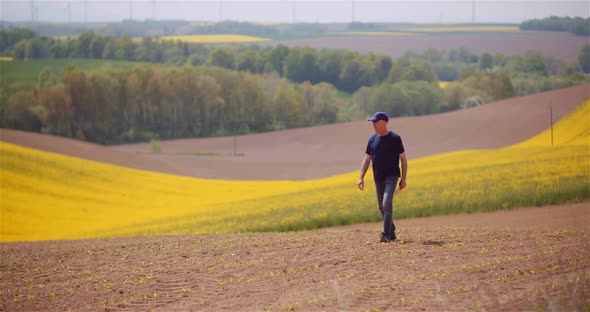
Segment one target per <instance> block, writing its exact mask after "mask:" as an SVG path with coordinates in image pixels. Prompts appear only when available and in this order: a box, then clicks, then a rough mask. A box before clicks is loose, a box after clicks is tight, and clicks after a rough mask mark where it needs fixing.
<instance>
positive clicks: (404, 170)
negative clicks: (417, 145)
mask: <svg viewBox="0 0 590 312" xmlns="http://www.w3.org/2000/svg"><path fill="white" fill-rule="evenodd" d="M399 159H400V160H401V161H402V178H401V181H399V189H400V190H403V189H404V188H405V187H406V176H407V175H408V159H407V158H406V153H405V152H403V153H401V154H399Z"/></svg>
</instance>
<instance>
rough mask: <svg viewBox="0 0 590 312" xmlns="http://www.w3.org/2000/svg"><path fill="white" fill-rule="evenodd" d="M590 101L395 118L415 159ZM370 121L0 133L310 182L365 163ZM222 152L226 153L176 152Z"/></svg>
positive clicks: (51, 145) (87, 151) (519, 131)
mask: <svg viewBox="0 0 590 312" xmlns="http://www.w3.org/2000/svg"><path fill="white" fill-rule="evenodd" d="M588 98H590V85H582V86H577V87H573V88H568V89H562V90H556V91H551V92H546V93H540V94H536V95H531V96H525V97H517V98H512V99H509V100H505V101H499V102H495V103H490V104H486V105H484V106H479V107H475V108H470V109H465V110H460V111H454V112H450V113H444V114H437V115H430V116H419V117H404V118H394V119H392V120H391V121H390V128H391V129H393V130H394V131H395V132H397V133H399V134H400V135H401V136H402V138H403V140H404V145H405V148H406V153H407V155H408V157H409V158H410V159H416V158H419V157H424V156H428V155H433V154H438V153H444V152H450V151H457V150H466V149H489V148H498V147H503V146H508V145H511V144H515V143H518V142H520V141H523V140H526V139H528V138H530V137H531V136H533V135H535V134H537V133H539V132H541V131H543V130H544V129H546V128H548V127H549V126H550V117H549V107H548V106H549V103H552V104H553V117H554V120H555V121H557V120H559V119H560V118H561V117H563V116H565V115H566V114H567V113H569V112H570V111H571V110H572V109H573V108H575V107H577V106H578V105H579V104H581V103H582V102H583V101H584V100H586V99H588ZM372 133H373V128H372V126H371V124H370V123H369V122H367V121H357V122H350V123H341V124H333V125H326V126H319V127H311V128H302V129H291V130H284V131H277V132H269V133H260V134H252V135H245V136H238V137H237V138H236V142H237V152H238V153H241V154H243V156H227V155H231V154H232V153H233V139H232V137H220V138H207V139H184V140H171V141H165V142H161V144H160V147H161V151H162V154H148V153H147V152H148V151H149V150H150V146H149V144H131V145H121V146H113V147H105V146H100V145H96V144H90V143H84V142H80V141H75V140H70V139H64V138H58V137H54V136H48V135H40V134H34V133H26V132H20V131H13V130H6V129H3V130H0V139H1V140H2V141H6V142H10V143H15V144H19V145H22V146H27V147H32V148H36V149H41V150H45V151H50V152H55V153H60V154H65V155H70V156H75V157H81V158H85V159H91V160H95V161H100V162H106V163H111V164H115V165H120V166H127V167H131V168H137V169H143V170H151V171H158V172H164V173H170V174H176V175H184V176H193V177H204V178H216V179H242V180H243V179H250V180H276V179H286V180H304V179H314V178H321V177H326V176H332V175H336V174H341V173H346V172H351V171H354V170H357V169H358V168H359V167H360V163H361V160H362V157H363V155H364V151H365V147H366V144H367V140H368V138H369V136H370V135H371V134H372ZM173 153H218V154H219V155H222V156H195V155H175V154H173Z"/></svg>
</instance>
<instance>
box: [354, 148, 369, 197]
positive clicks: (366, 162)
mask: <svg viewBox="0 0 590 312" xmlns="http://www.w3.org/2000/svg"><path fill="white" fill-rule="evenodd" d="M370 164H371V155H367V154H365V159H363V163H362V164H361V175H360V176H359V181H358V182H357V183H356V185H357V186H358V187H359V190H361V191H362V190H364V189H365V180H364V179H365V173H367V170H368V169H369V165H370Z"/></svg>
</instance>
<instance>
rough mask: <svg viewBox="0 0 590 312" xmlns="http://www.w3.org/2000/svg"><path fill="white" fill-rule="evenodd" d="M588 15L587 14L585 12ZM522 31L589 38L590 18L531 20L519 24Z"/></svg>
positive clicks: (554, 17) (555, 17)
mask: <svg viewBox="0 0 590 312" xmlns="http://www.w3.org/2000/svg"><path fill="white" fill-rule="evenodd" d="M586 13H588V12H586ZM520 29H522V30H539V31H560V32H570V33H572V34H575V35H576V36H590V17H587V18H582V17H579V16H578V17H574V18H571V17H558V16H551V17H547V18H543V19H532V20H528V21H524V22H522V24H520Z"/></svg>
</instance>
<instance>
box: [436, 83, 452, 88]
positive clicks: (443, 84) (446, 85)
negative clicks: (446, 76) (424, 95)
mask: <svg viewBox="0 0 590 312" xmlns="http://www.w3.org/2000/svg"><path fill="white" fill-rule="evenodd" d="M449 83H450V82H448V81H439V82H438V87H439V88H441V89H444V88H446V87H448V86H449Z"/></svg>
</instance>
